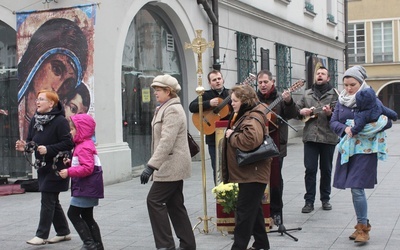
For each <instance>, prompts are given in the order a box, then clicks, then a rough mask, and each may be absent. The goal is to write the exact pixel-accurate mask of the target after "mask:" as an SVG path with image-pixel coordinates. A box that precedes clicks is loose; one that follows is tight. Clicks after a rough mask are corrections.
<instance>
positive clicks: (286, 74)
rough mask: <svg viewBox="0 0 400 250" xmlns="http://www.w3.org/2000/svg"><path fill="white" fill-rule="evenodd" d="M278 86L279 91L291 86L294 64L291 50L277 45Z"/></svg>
mask: <svg viewBox="0 0 400 250" xmlns="http://www.w3.org/2000/svg"><path fill="white" fill-rule="evenodd" d="M275 46H276V78H277V80H276V86H277V87H278V90H279V91H283V90H284V89H286V88H287V87H289V86H290V85H291V81H292V62H291V48H290V47H288V46H286V45H283V44H279V43H276V44H275Z"/></svg>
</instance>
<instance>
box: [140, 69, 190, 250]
mask: <svg viewBox="0 0 400 250" xmlns="http://www.w3.org/2000/svg"><path fill="white" fill-rule="evenodd" d="M151 87H153V88H154V95H155V96H156V99H157V102H158V103H159V106H158V107H157V108H156V112H155V114H154V117H153V120H152V122H151V126H152V142H151V152H152V156H151V158H150V160H149V161H148V163H147V166H146V168H145V169H144V170H143V173H142V174H141V176H140V181H141V183H142V184H146V183H147V182H148V180H149V178H150V176H151V175H153V177H152V179H153V181H154V182H153V185H152V186H151V188H150V191H149V194H148V196H147V209H148V212H149V217H150V223H151V227H152V229H153V235H154V240H155V244H156V248H157V249H175V242H174V238H173V236H172V232H171V225H170V222H169V220H171V222H172V225H173V226H174V230H175V233H176V236H177V237H178V238H179V240H180V246H179V248H178V249H185V250H194V249H196V241H195V238H194V234H193V231H192V226H191V224H190V220H189V217H188V214H187V211H186V208H185V205H184V198H183V193H182V190H183V179H186V178H189V177H190V175H191V157H190V152H189V147H188V141H187V124H186V115H185V111H184V110H183V107H182V105H181V103H180V99H179V97H178V95H177V93H178V92H179V91H180V90H181V86H180V85H179V83H178V81H177V80H176V79H175V78H174V77H172V76H170V75H159V76H157V77H155V78H154V80H153V83H152V84H151Z"/></svg>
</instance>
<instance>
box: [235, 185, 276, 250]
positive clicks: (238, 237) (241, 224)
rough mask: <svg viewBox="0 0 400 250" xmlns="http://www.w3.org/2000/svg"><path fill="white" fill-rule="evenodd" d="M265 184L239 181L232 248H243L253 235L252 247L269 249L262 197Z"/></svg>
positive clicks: (238, 249) (239, 249)
mask: <svg viewBox="0 0 400 250" xmlns="http://www.w3.org/2000/svg"><path fill="white" fill-rule="evenodd" d="M266 186H267V184H263V183H256V182H253V183H239V194H238V201H237V204H236V214H235V216H236V225H235V232H234V240H235V241H234V242H233V245H232V248H231V249H232V250H245V249H247V246H248V244H249V241H250V237H251V235H253V237H254V243H253V247H254V248H256V249H269V241H268V236H267V232H266V231H265V222H264V214H263V210H262V198H263V196H264V191H265V188H266Z"/></svg>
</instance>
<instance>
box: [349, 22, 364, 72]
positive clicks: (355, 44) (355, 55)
mask: <svg viewBox="0 0 400 250" xmlns="http://www.w3.org/2000/svg"><path fill="white" fill-rule="evenodd" d="M348 27H349V28H348V29H349V32H348V33H349V35H348V40H349V43H348V56H349V63H350V64H356V63H365V28H364V23H350V24H349V26H348Z"/></svg>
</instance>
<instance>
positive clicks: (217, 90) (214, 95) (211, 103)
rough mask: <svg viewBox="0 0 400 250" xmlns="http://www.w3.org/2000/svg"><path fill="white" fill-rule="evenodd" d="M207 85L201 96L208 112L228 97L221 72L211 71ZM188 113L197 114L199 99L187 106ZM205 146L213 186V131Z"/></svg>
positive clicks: (227, 116)
mask: <svg viewBox="0 0 400 250" xmlns="http://www.w3.org/2000/svg"><path fill="white" fill-rule="evenodd" d="M207 79H208V84H210V89H209V90H206V91H205V92H204V94H203V110H204V111H208V110H212V109H214V108H215V107H217V106H218V105H219V104H220V101H221V99H222V100H224V99H225V98H227V97H228V96H229V89H226V88H225V87H224V79H223V77H222V74H221V72H219V71H218V70H212V71H211V72H210V73H208V75H207ZM227 106H228V107H229V110H230V111H231V110H232V107H231V105H230V102H229V103H228V104H227ZM189 111H190V112H191V113H198V112H199V99H198V97H196V99H194V100H193V101H192V102H191V103H190V104H189ZM229 114H230V112H229V113H228V115H226V116H225V117H221V120H227V119H228V118H229ZM206 144H207V145H208V153H209V154H210V158H211V167H212V169H213V176H214V184H216V179H215V174H216V173H215V165H216V163H215V157H216V155H215V154H216V151H215V131H214V132H213V133H211V134H209V135H206Z"/></svg>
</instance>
